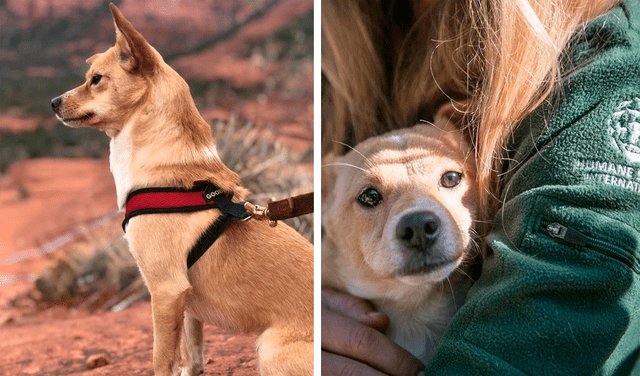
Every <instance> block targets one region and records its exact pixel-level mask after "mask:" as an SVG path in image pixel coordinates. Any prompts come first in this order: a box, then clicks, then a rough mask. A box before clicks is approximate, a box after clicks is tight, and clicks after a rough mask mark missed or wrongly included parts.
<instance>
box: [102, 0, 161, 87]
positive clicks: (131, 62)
mask: <svg viewBox="0 0 640 376" xmlns="http://www.w3.org/2000/svg"><path fill="white" fill-rule="evenodd" d="M109 7H110V8H111V13H112V14H113V21H114V23H115V25H116V50H117V52H118V55H119V56H118V57H119V59H120V63H121V64H122V65H123V67H124V68H125V69H126V70H127V71H129V72H131V73H138V74H144V75H150V74H153V73H154V72H155V70H156V68H157V66H158V61H157V56H156V53H155V51H154V49H153V47H151V45H150V44H149V43H148V42H147V41H146V39H144V37H143V36H142V34H140V33H139V32H138V30H136V29H135V28H134V27H133V25H131V23H130V22H129V21H127V19H126V18H124V16H123V15H122V13H121V12H120V10H119V9H118V8H117V7H116V6H115V5H113V3H111V4H109Z"/></svg>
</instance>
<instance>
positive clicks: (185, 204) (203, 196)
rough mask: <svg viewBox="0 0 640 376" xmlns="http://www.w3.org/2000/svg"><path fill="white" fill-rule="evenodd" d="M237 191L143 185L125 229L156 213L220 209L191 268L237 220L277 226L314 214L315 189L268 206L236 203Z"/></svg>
mask: <svg viewBox="0 0 640 376" xmlns="http://www.w3.org/2000/svg"><path fill="white" fill-rule="evenodd" d="M232 198H233V192H225V191H223V190H222V189H220V188H218V187H216V186H215V185H213V184H209V183H207V184H201V185H197V186H194V187H193V188H191V189H185V188H174V187H167V188H165V187H162V188H160V187H157V188H156V187H153V188H142V189H138V190H135V191H133V192H131V193H130V194H129V195H128V196H127V200H126V211H125V217H124V220H123V221H122V229H123V230H124V231H125V232H126V226H127V223H129V220H130V219H131V218H133V217H136V216H138V215H143V214H154V213H164V214H166V213H188V212H195V211H200V210H209V209H219V210H220V211H221V212H222V214H220V216H218V218H216V220H215V221H214V222H213V223H212V224H211V225H210V226H209V227H208V228H207V229H206V230H205V231H204V233H202V235H200V237H199V238H198V240H197V241H196V244H195V245H194V246H193V247H192V248H191V250H190V251H189V255H188V256H187V269H189V268H191V266H193V264H195V263H196V261H198V260H199V259H200V257H202V255H203V254H204V253H205V252H206V251H207V250H208V249H209V248H210V247H211V245H212V244H213V243H214V242H215V241H216V240H217V239H218V238H219V237H220V235H222V233H223V232H224V230H225V229H226V228H227V226H228V225H229V223H231V221H234V220H240V221H248V220H250V219H252V218H254V219H257V220H268V221H269V224H270V225H271V226H272V227H273V226H276V225H277V221H279V220H283V219H288V218H293V217H298V216H301V215H304V214H309V213H313V192H312V193H307V194H304V195H300V196H295V197H290V198H287V199H284V200H280V201H273V202H269V203H268V205H267V207H262V206H260V205H254V204H252V203H250V202H248V201H245V202H239V203H235V202H233V201H232V200H231V199H232Z"/></svg>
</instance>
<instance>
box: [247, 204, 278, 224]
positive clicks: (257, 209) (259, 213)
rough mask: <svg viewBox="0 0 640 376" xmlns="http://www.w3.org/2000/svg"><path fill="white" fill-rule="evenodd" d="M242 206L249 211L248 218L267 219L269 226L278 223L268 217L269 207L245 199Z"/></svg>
mask: <svg viewBox="0 0 640 376" xmlns="http://www.w3.org/2000/svg"><path fill="white" fill-rule="evenodd" d="M272 201H273V199H271V200H269V202H272ZM244 208H245V209H246V210H247V213H249V218H255V219H257V220H260V221H264V220H268V221H269V226H271V227H276V225H277V224H278V221H273V220H271V219H269V209H268V208H267V207H264V206H260V205H255V204H252V203H250V202H248V201H247V202H245V203H244ZM249 218H247V219H249Z"/></svg>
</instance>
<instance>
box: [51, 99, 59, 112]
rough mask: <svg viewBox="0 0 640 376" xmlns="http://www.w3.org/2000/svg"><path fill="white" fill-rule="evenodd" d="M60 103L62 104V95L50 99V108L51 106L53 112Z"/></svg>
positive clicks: (56, 110)
mask: <svg viewBox="0 0 640 376" xmlns="http://www.w3.org/2000/svg"><path fill="white" fill-rule="evenodd" d="M61 104H62V97H55V98H53V99H52V100H51V108H53V110H54V111H55V112H58V109H59V108H60V105H61Z"/></svg>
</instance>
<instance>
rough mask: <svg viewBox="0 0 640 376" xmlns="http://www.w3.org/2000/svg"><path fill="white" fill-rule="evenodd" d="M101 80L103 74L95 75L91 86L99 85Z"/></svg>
mask: <svg viewBox="0 0 640 376" xmlns="http://www.w3.org/2000/svg"><path fill="white" fill-rule="evenodd" d="M101 79H102V75H101V74H94V75H93V77H91V85H97V84H98V83H99V82H100V80H101Z"/></svg>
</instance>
